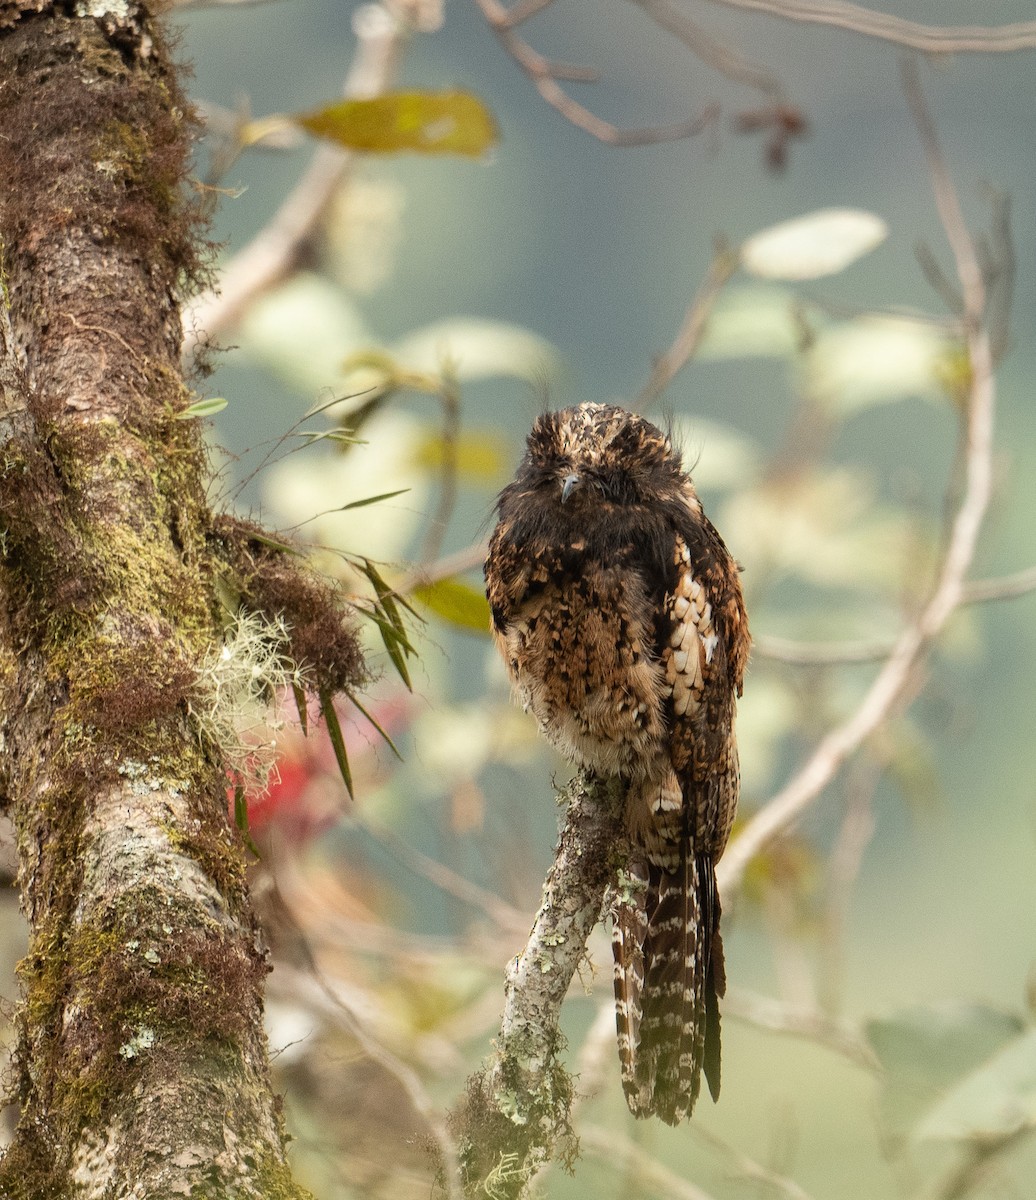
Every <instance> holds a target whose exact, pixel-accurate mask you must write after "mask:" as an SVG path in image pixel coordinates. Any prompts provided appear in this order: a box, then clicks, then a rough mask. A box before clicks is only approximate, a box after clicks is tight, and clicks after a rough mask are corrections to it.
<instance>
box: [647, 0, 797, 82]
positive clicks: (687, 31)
mask: <svg viewBox="0 0 1036 1200" xmlns="http://www.w3.org/2000/svg"><path fill="white" fill-rule="evenodd" d="M630 3H631V4H635V5H636V6H637V7H638V8H642V9H643V10H644V12H646V13H647V14H648V16H649V17H651V19H652V20H653V21H654V22H655V24H656V25H658V26H660V27H661V28H662V29H665V30H666V31H667V32H669V33H671V34H672V35H673V36H674V37H675V38H677V39H678V40H679V41H681V42H683V44H684V45H685V46H686V47H687V49H688V50H690V51H691V53H692V54H693V55H694V56H695V58H698V59H700V60H701V62H703V63H705V64H706V65H707V66H710V67H712V68H713V69H714V70H715V71H718V72H719V73H720V74H721V75H723V76H725V77H726V78H727V79H731V80H733V81H734V82H735V83H741V84H744V85H745V86H746V87H750V88H755V89H756V90H757V91H760V92H762V93H763V94H764V95H765V96H768V97H769V98H770V99H771V100H773V101H775V102H780V101H781V99H782V98H783V95H784V89H783V88H782V87H781V84H780V80H779V79H778V78H777V76H776V75H774V74H773V72H772V71H769V70H767V68H766V67H762V66H760V65H759V64H758V63H754V62H751V61H750V60H749V59H747V58H744V57H742V55H740V54H738V53H737V51H735V50H731V48H730V47H729V46H726V45H724V44H723V43H722V42H720V41H717V40H716V38H714V37H713V36H712V34H711V33H709V32H708V30H706V29H703V28H702V27H701V26H700V25H699V24H698V23H697V21H692V20H691V18H690V17H689V16H687V14H686V13H685V12H684V11H683V10H682V9H680V8H678V7H677V6H676V5H675V4H673V3H671V2H670V0H630Z"/></svg>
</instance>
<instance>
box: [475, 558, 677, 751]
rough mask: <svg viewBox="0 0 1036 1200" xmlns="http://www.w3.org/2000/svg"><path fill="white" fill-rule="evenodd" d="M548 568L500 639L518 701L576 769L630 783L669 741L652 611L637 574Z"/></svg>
mask: <svg viewBox="0 0 1036 1200" xmlns="http://www.w3.org/2000/svg"><path fill="white" fill-rule="evenodd" d="M573 549H575V548H573ZM549 567H550V565H549V564H547V565H544V564H541V565H540V569H539V570H537V568H536V567H534V568H533V571H532V573H531V576H530V584H531V586H530V587H529V588H528V590H527V592H526V595H525V597H524V598H523V600H522V601H521V602H520V603H518V604H517V605H516V606H515V607H514V609H513V611H512V612H511V614H510V619H509V620H508V622H507V624H506V626H505V628H504V630H503V631H502V633H501V634H500V635H499V636H500V641H501V642H502V646H501V649H502V650H503V652H504V657H505V659H506V661H507V663H508V665H509V667H510V671H511V675H512V677H513V679H514V682H515V685H516V688H517V691H518V696H519V699H520V700H521V702H522V703H523V705H524V706H525V707H526V708H527V709H528V710H530V711H531V712H532V713H533V714H534V715H535V717H536V719H537V721H538V722H539V724H540V727H541V729H542V730H543V732H544V734H545V735H546V737H547V738H548V740H549V741H551V742H552V743H553V745H554V746H555V747H556V748H557V749H558V750H559V751H560V752H561V753H562V754H563V755H564V756H565V757H566V758H568V759H569V760H570V761H572V762H574V763H576V764H578V765H581V766H587V767H590V768H592V769H594V770H597V771H600V772H602V773H605V774H620V773H628V772H629V771H630V770H631V769H633V767H634V766H635V764H636V763H637V762H638V761H644V760H645V759H646V758H651V757H653V756H654V753H655V752H656V751H657V748H658V745H659V743H660V741H661V739H662V737H663V735H664V725H663V717H662V703H663V691H664V688H665V681H664V672H663V670H662V668H661V667H660V665H659V662H658V660H657V656H656V653H655V647H654V609H653V606H652V604H651V603H650V600H649V598H648V595H647V591H646V588H645V586H644V583H643V581H642V579H641V578H640V577H639V575H638V574H637V573H635V572H630V571H628V570H623V569H620V568H619V567H614V566H612V567H609V566H601V565H598V564H595V563H593V562H590V561H587V560H584V561H583V562H582V563H581V569H579V570H578V571H577V572H564V573H557V572H555V571H552V570H550V569H549Z"/></svg>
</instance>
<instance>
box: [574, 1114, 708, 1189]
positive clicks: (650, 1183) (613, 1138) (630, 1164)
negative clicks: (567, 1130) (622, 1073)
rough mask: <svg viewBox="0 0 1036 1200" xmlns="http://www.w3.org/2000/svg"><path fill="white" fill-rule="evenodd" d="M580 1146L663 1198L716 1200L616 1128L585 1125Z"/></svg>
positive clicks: (581, 1130)
mask: <svg viewBox="0 0 1036 1200" xmlns="http://www.w3.org/2000/svg"><path fill="white" fill-rule="evenodd" d="M579 1144H580V1146H581V1147H582V1148H583V1150H584V1151H586V1152H587V1153H588V1154H592V1155H594V1157H595V1158H599V1159H601V1160H602V1161H603V1162H607V1163H611V1164H613V1165H614V1166H617V1167H619V1168H621V1169H622V1170H623V1171H628V1172H631V1173H632V1174H634V1175H635V1176H636V1178H637V1180H638V1181H639V1182H640V1183H641V1184H642V1185H643V1186H644V1187H648V1188H650V1189H651V1191H653V1192H655V1193H657V1194H658V1195H660V1196H666V1197H671V1198H672V1200H713V1196H712V1193H711V1192H707V1191H705V1189H704V1188H700V1187H698V1185H697V1184H695V1183H691V1181H690V1180H689V1179H684V1178H683V1177H682V1176H680V1175H677V1174H676V1172H675V1171H671V1170H670V1169H669V1168H668V1167H667V1166H665V1164H664V1163H661V1162H659V1160H658V1159H657V1158H655V1157H654V1156H653V1155H650V1154H648V1152H647V1151H646V1150H644V1149H642V1148H641V1147H640V1146H638V1145H637V1143H636V1142H634V1141H631V1140H630V1139H629V1138H628V1137H624V1136H623V1135H622V1134H621V1133H619V1132H617V1131H616V1130H614V1129H604V1128H602V1127H601V1126H600V1125H584V1126H583V1128H582V1129H580V1131H579Z"/></svg>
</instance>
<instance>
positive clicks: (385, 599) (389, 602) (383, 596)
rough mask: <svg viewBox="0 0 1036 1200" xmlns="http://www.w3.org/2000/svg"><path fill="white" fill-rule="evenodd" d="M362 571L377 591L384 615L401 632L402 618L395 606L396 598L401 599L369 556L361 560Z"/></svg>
mask: <svg viewBox="0 0 1036 1200" xmlns="http://www.w3.org/2000/svg"><path fill="white" fill-rule="evenodd" d="M363 563H364V572H365V574H366V576H367V578H368V579H369V580H370V581H371V583H372V584H373V585H374V590H375V591H376V592H377V593H378V602H379V603H380V604H381V607H382V608H383V609H384V610H385V615H386V616H387V617H388V619H389V620H390V621H391V622H392V623H393V625H395V626H396V627H397V628H398V629H399V630H400V631H401V632H402V629H403V618H402V617H401V616H400V615H399V609H398V608H397V606H396V601H397V600H402V597H401V596H398V595H397V594H396V592H395V591H394V590H393V589H392V588H391V587H389V585H388V584H387V583H386V582H385V578H384V576H383V575H382V574H381V572H380V571H379V570H378V568H377V567H376V566H375V565H374V564H373V563H372V562H371V560H370V559H369V558H365V559H364V560H363Z"/></svg>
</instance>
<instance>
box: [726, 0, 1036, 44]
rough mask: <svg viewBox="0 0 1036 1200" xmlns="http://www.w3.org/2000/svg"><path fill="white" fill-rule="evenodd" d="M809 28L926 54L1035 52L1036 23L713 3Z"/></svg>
mask: <svg viewBox="0 0 1036 1200" xmlns="http://www.w3.org/2000/svg"><path fill="white" fill-rule="evenodd" d="M712 2H713V4H721V5H723V6H724V7H726V8H743V9H751V10H753V11H755V12H762V13H768V14H769V15H770V16H771V17H781V18H782V19H783V20H786V21H803V22H806V23H808V24H812V25H831V26H834V28H836V29H846V30H848V31H849V32H850V33H858V34H861V35H862V36H864V37H870V38H876V39H877V40H878V41H881V42H891V43H892V44H893V45H896V46H903V47H905V48H906V49H909V50H920V51H922V52H923V53H925V54H1005V53H1010V52H1012V51H1016V50H1032V49H1036V21H1017V22H1015V23H1014V24H1009V25H943V26H939V25H922V24H920V23H919V22H917V21H906V20H904V19H903V18H902V17H893V16H891V15H890V14H888V13H883V12H875V11H874V10H873V9H869V8H862V7H861V6H860V5H858V4H848V3H844V0H712Z"/></svg>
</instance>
